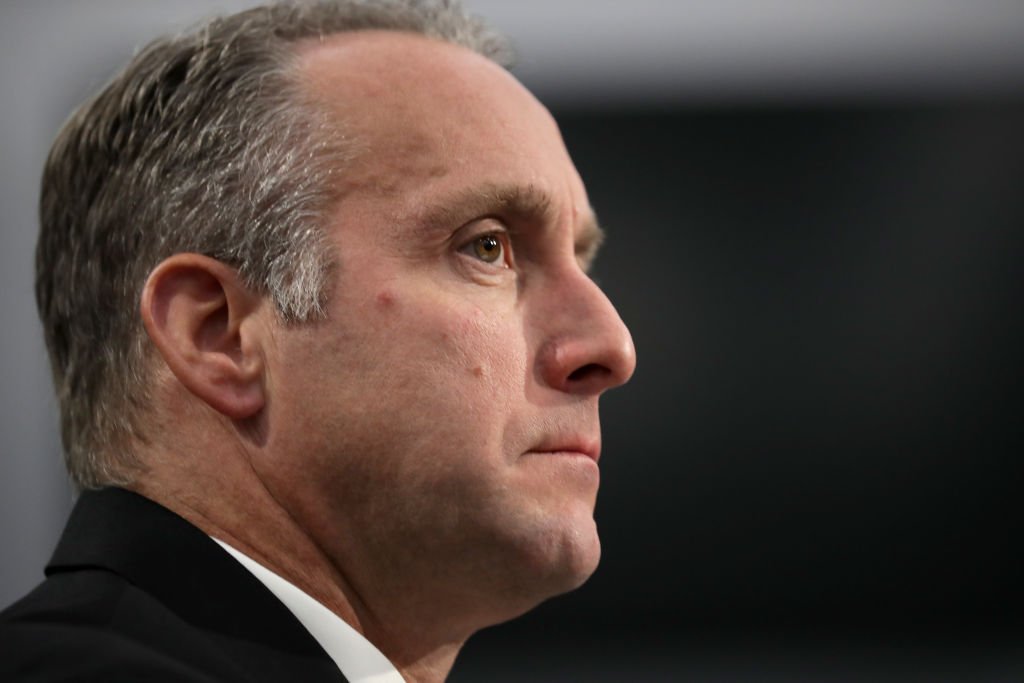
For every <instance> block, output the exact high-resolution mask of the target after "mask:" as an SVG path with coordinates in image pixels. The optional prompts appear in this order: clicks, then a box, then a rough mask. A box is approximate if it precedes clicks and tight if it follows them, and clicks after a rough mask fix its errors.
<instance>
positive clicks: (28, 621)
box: [0, 569, 247, 683]
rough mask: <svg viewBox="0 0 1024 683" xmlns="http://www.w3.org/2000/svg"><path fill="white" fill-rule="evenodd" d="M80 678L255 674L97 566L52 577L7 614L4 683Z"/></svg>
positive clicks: (207, 679) (237, 677)
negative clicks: (238, 664) (231, 660)
mask: <svg viewBox="0 0 1024 683" xmlns="http://www.w3.org/2000/svg"><path fill="white" fill-rule="evenodd" d="M72 680H73V681H115V682H116V681H173V682H182V683H185V682H188V683H212V682H213V681H244V680H247V677H245V676H244V675H242V674H241V672H240V671H239V670H237V669H235V668H234V667H233V666H232V664H231V663H230V661H228V660H226V659H225V658H224V657H223V656H222V654H221V653H219V652H216V651H215V649H214V648H213V647H211V645H210V643H209V641H208V640H206V639H204V638H203V637H202V636H201V634H196V633H194V631H193V630H192V629H190V628H188V627H187V625H185V624H182V623H180V621H179V620H178V617H177V616H176V615H174V614H173V613H172V612H171V611H170V610H168V609H166V608H165V607H164V606H163V605H161V604H160V603H159V602H157V601H156V600H154V599H153V598H151V597H150V596H148V595H146V594H145V593H143V592H142V591H140V590H138V589H137V588H136V587H134V586H133V585H131V584H130V583H128V582H126V581H125V580H124V579H122V578H121V577H119V576H117V575H115V574H113V573H111V572H108V571H105V570H100V569H96V570H80V571H75V572H68V573H58V574H56V575H54V576H51V577H50V578H48V579H47V580H46V581H44V582H43V583H42V584H40V585H39V586H38V587H37V588H36V589H35V590H33V591H32V592H31V593H29V594H28V595H26V596H25V597H24V598H22V599H21V600H19V601H18V602H16V603H14V604H13V605H11V606H10V607H9V608H7V609H6V610H4V611H3V612H2V613H0V683H7V682H8V681H11V682H13V681H19V682H21V681H24V682H26V683H42V682H43V681H53V682H57V681H72Z"/></svg>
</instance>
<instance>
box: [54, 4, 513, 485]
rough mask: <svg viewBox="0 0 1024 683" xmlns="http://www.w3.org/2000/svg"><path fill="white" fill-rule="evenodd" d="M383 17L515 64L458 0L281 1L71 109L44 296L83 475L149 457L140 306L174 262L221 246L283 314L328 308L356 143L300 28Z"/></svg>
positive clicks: (68, 440) (168, 43)
mask: <svg viewBox="0 0 1024 683" xmlns="http://www.w3.org/2000/svg"><path fill="white" fill-rule="evenodd" d="M371 29H383V30H397V31H405V32H412V33H418V34H423V35H426V36H431V37H434V38H438V39H441V40H445V41H448V42H451V43H454V44H457V45H461V46H463V47H466V48H469V49H471V50H474V51H476V52H478V53H480V54H482V55H484V56H486V57H489V58H491V59H492V60H494V61H496V62H498V63H499V64H502V65H505V66H507V65H508V63H509V62H510V54H511V53H510V50H509V47H508V44H507V42H506V41H505V40H504V39H503V38H502V37H501V36H499V35H498V34H496V33H494V32H493V31H492V30H491V29H489V28H488V27H487V26H486V25H485V24H483V23H482V22H481V21H480V20H478V19H476V18H473V17H470V16H468V15H466V14H465V13H464V12H463V11H462V9H461V8H460V7H459V6H458V5H457V4H456V2H455V1H454V0H436V1H428V0H422V1H421V0H381V1H378V2H369V1H365V0H339V1H337V2H331V3H323V2H320V3H315V4H312V3H304V4H298V3H280V4H275V5H269V6H264V7H259V8H256V9H252V10H248V11H245V12H242V13H240V14H236V15H233V16H229V17H225V18H218V19H215V20H212V21H210V22H208V23H206V24H205V25H203V26H201V27H200V28H199V29H197V30H195V31H194V32H192V33H189V34H188V35H183V36H178V37H173V38H165V39H161V40H158V41H156V42H154V43H152V44H150V45H149V46H148V47H146V48H145V49H144V50H143V51H142V52H141V53H140V54H138V55H137V56H136V57H135V58H134V59H133V60H132V61H131V63H130V64H129V65H128V66H127V68H126V69H125V71H124V72H123V73H122V74H121V75H120V76H118V77H117V78H115V79H114V80H113V82H111V83H110V84H109V85H108V86H107V87H106V88H105V89H104V90H103V91H102V92H101V93H100V94H99V95H97V96H96V97H95V98H94V99H92V100H90V101H89V102H87V103H85V104H84V105H83V106H82V107H81V108H80V109H79V110H78V111H77V112H75V113H74V114H73V115H72V117H71V118H70V119H69V121H68V122H67V123H66V124H65V126H64V128H63V129H62V131H61V133H60V134H59V136H58V137H57V140H56V141H55V142H54V145H53V148H52V149H51V151H50V155H49V157H48V159H47V162H46V167H45V170H44V172H43V181H42V196H41V199H40V222H41V231H40V236H39V243H38V247H37V250H36V299H37V303H38V306H39V314H40V317H41V319H42V322H43V327H44V330H45V336H46V344H47V347H48V349H49V353H50V360H51V364H52V368H53V378H54V385H55V387H56V392H57V398H58V400H59V403H60V412H61V437H62V440H63V444H64V454H65V461H66V464H67V468H68V472H69V474H70V477H71V480H72V482H73V483H74V485H75V486H76V488H79V489H81V488H91V487H97V486H102V485H106V484H126V483H130V482H131V481H132V480H133V479H134V478H135V477H137V476H138V473H139V472H141V471H143V470H144V464H143V463H142V462H140V460H139V459H138V457H137V456H136V455H135V454H134V453H133V449H132V447H133V445H134V444H137V443H140V442H141V443H146V434H145V433H144V432H145V430H144V429H143V428H142V427H141V426H140V422H141V421H140V415H141V413H142V411H143V409H144V407H146V406H147V405H148V404H149V402H150V401H149V395H148V390H147V387H148V385H149V383H150V375H151V370H150V364H149V362H148V360H149V357H150V349H151V342H150V341H149V338H148V336H147V335H146V333H145V330H144V328H143V325H142V322H141V317H140V315H139V312H138V307H139V300H140V296H141V291H142V288H143V286H144V284H145V281H146V278H147V277H148V275H149V273H150V272H151V271H152V269H153V268H154V267H155V266H156V265H157V264H158V263H159V262H160V261H162V260H163V259H165V258H167V257H168V256H170V255H172V254H175V253H182V252H196V253H200V254H204V255H207V256H210V257H212V258H215V259H218V260H220V261H222V262H224V263H226V264H229V265H231V266H233V267H234V268H235V269H237V271H238V273H239V275H240V277H241V278H242V280H243V281H244V282H245V283H246V285H247V286H249V287H250V288H252V289H253V290H254V291H257V292H260V293H261V294H265V295H267V296H269V297H270V298H271V299H272V300H273V301H274V302H275V304H276V306H277V309H278V310H279V312H280V317H281V319H282V321H284V322H286V323H292V324H298V323H301V322H303V321H308V320H312V319H316V318H318V317H322V316H323V315H324V304H325V300H324V298H325V292H326V286H327V284H328V281H329V278H330V272H331V268H332V264H333V257H332V254H331V253H330V251H329V250H328V247H327V242H326V240H325V238H324V235H323V230H322V227H321V226H322V224H323V223H324V220H325V216H326V213H327V211H328V210H329V209H330V208H332V206H333V205H334V204H335V202H336V200H337V196H336V193H337V191H338V186H339V184H340V183H339V182H338V178H337V177H333V178H332V174H333V173H341V172H343V170H344V166H345V163H346V160H347V159H348V158H350V157H351V155H352V150H353V147H352V145H353V142H352V141H350V140H346V139H345V138H344V136H343V135H341V134H338V133H337V132H334V133H332V132H331V129H330V128H329V125H330V124H329V123H328V121H327V116H326V113H325V112H324V111H322V110H321V109H320V108H319V107H318V106H317V104H316V103H315V102H314V101H312V99H311V98H310V97H309V96H308V95H307V94H305V93H304V91H303V90H302V88H301V87H300V84H299V78H298V71H297V64H298V62H297V59H296V56H297V55H296V43H298V42H299V41H303V40H306V39H311V38H317V37H323V36H325V35H330V34H335V33H341V32H346V31H356V30H371ZM335 128H336V126H335Z"/></svg>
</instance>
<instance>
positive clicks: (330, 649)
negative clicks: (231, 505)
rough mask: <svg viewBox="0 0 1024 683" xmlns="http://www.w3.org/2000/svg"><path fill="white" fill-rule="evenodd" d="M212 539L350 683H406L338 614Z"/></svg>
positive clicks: (384, 658) (378, 651)
mask: <svg viewBox="0 0 1024 683" xmlns="http://www.w3.org/2000/svg"><path fill="white" fill-rule="evenodd" d="M211 538H212V537H211ZM213 540H214V541H216V542H217V543H218V544H219V545H220V547H222V548H224V550H226V551H227V552H228V554H230V555H231V556H232V557H234V558H235V559H236V560H238V562H239V563H240V564H241V565H242V566H243V567H245V568H246V569H248V570H249V572H250V573H251V574H252V575H253V576H255V577H256V578H257V579H258V580H259V581H260V582H261V583H262V584H263V585H264V586H266V587H267V590H269V591H270V592H271V593H273V594H274V595H275V596H277V599H278V600H280V601H281V602H282V603H284V606H285V607H287V608H288V609H289V610H290V611H291V613H292V614H294V615H295V618H296V619H298V620H299V622H301V623H302V625H303V626H305V627H306V630H308V631H309V633H310V635H312V636H313V638H315V639H316V641H317V642H318V643H320V647H322V648H323V649H324V651H325V652H327V654H328V656H330V658H331V659H332V660H334V663H335V664H336V665H337V666H338V668H339V669H341V673H342V674H344V675H345V678H347V679H348V680H349V683H405V679H404V678H402V676H401V674H399V673H398V670H397V669H395V666H394V665H393V664H392V663H391V662H389V661H388V659H387V657H385V656H384V655H383V654H381V652H380V650H378V649H377V648H376V647H374V645H373V643H371V642H370V641H368V640H367V639H366V638H364V637H363V635H362V634H361V633H359V632H358V631H356V630H355V629H354V628H352V627H351V626H349V625H348V623H346V622H345V620H343V619H342V618H341V617H339V616H338V615H337V614H335V613H334V612H332V611H331V610H329V609H327V608H326V607H325V606H324V605H322V604H320V603H319V602H317V601H316V600H314V599H313V598H312V597H311V596H310V595H309V594H308V593H306V592H304V591H303V590H302V589H301V588H299V587H298V586H296V585H295V584H293V583H291V582H290V581H288V580H286V579H284V578H282V577H280V576H278V575H277V574H275V573H274V572H272V571H270V570H269V569H267V568H266V567H264V566H263V565H261V564H260V563H259V562H257V561H256V560H254V559H252V558H251V557H249V556H248V555H245V554H244V553H242V552H240V551H238V550H236V549H235V548H232V547H231V546H229V545H228V544H227V543H225V542H224V541H221V540H220V539H217V538H214V539H213Z"/></svg>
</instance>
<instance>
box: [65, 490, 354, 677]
mask: <svg viewBox="0 0 1024 683" xmlns="http://www.w3.org/2000/svg"><path fill="white" fill-rule="evenodd" d="M81 568H101V569H106V570H109V571H112V572H114V573H116V574H119V575H120V576H122V577H124V578H125V579H126V580H128V581H129V582H131V583H132V584H134V585H136V586H137V587H139V588H140V589H142V590H144V591H146V592H147V593H149V594H150V595H152V596H153V597H154V598H156V599H157V600H159V601H160V602H161V603H163V604H164V605H165V606H167V607H168V608H169V609H171V610H172V611H173V612H175V613H176V614H177V615H178V616H179V617H180V618H181V619H182V620H183V621H185V622H187V623H188V624H190V625H191V626H192V627H193V628H195V629H198V630H200V631H202V632H204V633H205V634H207V635H208V636H209V637H210V638H211V640H213V641H216V642H217V643H218V644H219V646H220V647H221V648H222V649H223V650H224V651H225V653H226V654H228V656H230V657H232V658H233V659H236V663H237V664H238V665H239V667H240V668H243V669H246V670H247V671H249V672H250V674H251V675H252V677H253V680H255V681H280V680H302V681H343V680H344V678H343V677H342V676H341V674H340V673H339V672H338V670H337V667H336V666H335V664H334V662H333V661H331V659H330V658H329V657H328V656H327V654H326V653H325V652H324V651H323V649H322V648H321V647H320V645H319V644H318V643H317V642H316V640H315V639H314V638H313V637H312V636H311V635H310V634H309V632H308V631H306V629H305V628H304V627H303V626H302V624H301V623H299V621H298V620H297V619H296V618H295V616H294V615H293V614H292V613H291V612H290V611H289V610H288V609H287V608H286V607H285V606H284V605H283V604H281V602H280V601H279V600H278V599H277V598H276V597H275V596H274V595H273V594H272V593H271V592H270V591H268V590H267V589H266V587H265V586H263V584H262V583H260V582H259V581H258V580H257V579H256V578H255V577H254V576H253V575H252V574H250V573H249V572H248V571H247V570H246V569H245V568H244V567H242V566H241V565H240V564H238V562H236V561H235V559H234V558H232V557H231V556H230V555H228V554H227V553H226V552H224V550H223V549H221V548H220V547H218V546H217V544H216V543H215V542H214V541H213V540H212V539H210V537H209V536H207V535H206V534H205V533H203V532H202V531H200V530H199V529H197V528H196V527H194V526H193V525H191V524H190V523H188V522H187V521H185V520H184V519H182V518H181V517H179V516H178V515H176V514H175V513H173V512H171V511H170V510H168V509H166V508H164V507H162V506H160V505H158V504H156V503H154V502H152V501H150V500H149V499H147V498H144V497H143V496H140V495H138V494H136V493H132V492H130V491H126V490H124V489H118V488H106V489H101V490H98V491H86V492H83V493H82V495H81V497H80V498H79V500H78V502H77V503H76V505H75V508H74V510H73V511H72V513H71V517H70V519H69V520H68V524H67V527H66V529H65V531H64V534H63V536H62V537H61V540H60V542H59V544H58V545H57V549H56V551H55V552H54V555H53V559H52V560H51V561H50V564H49V565H48V566H47V568H46V573H47V575H50V574H53V573H56V572H62V571H72V570H74V569H81Z"/></svg>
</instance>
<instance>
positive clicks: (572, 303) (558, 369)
mask: <svg viewBox="0 0 1024 683" xmlns="http://www.w3.org/2000/svg"><path fill="white" fill-rule="evenodd" d="M541 310H542V316H543V317H542V322H541V325H542V327H543V329H544V331H545V334H544V341H543V342H542V344H541V346H540V348H539V350H538V353H537V371H538V372H539V374H540V378H541V380H542V381H543V382H544V383H545V384H547V385H548V386H550V387H552V388H554V389H557V390H559V391H563V392H566V393H571V394H593V395H598V394H601V393H602V392H604V391H606V390H608V389H611V388H613V387H617V386H619V385H621V384H625V383H626V382H627V381H628V380H629V378H630V377H631V376H632V375H633V370H634V369H636V350H635V348H634V347H633V337H632V336H631V335H630V334H629V329H628V328H627V327H626V325H625V323H623V322H622V319H621V318H620V317H619V314H618V312H617V311H616V310H615V307H614V306H613V305H612V303H611V301H609V300H608V297H606V296H605V294H604V292H602V291H601V289H600V288H599V287H598V286H597V284H596V283H595V282H594V281H593V280H591V279H590V278H589V277H588V276H587V275H586V274H585V273H583V271H581V270H578V269H576V270H574V271H572V272H570V273H567V274H565V275H564V276H563V277H561V278H560V279H559V280H558V282H557V283H556V284H555V286H553V287H552V288H551V290H549V291H548V292H546V293H545V295H544V304H543V305H542V306H541Z"/></svg>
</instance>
